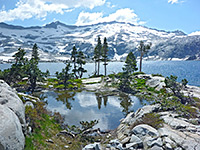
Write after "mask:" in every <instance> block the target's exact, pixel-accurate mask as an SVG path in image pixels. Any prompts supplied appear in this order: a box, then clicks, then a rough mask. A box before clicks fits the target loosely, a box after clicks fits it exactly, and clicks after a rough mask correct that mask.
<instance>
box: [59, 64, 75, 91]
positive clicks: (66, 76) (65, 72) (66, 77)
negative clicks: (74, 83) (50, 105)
mask: <svg viewBox="0 0 200 150" xmlns="http://www.w3.org/2000/svg"><path fill="white" fill-rule="evenodd" d="M65 64H66V66H65V68H64V69H62V71H61V72H60V73H59V72H56V77H57V78H58V79H59V80H60V81H63V84H64V87H65V89H66V88H67V85H68V82H67V81H68V80H69V79H71V77H72V75H71V74H70V73H69V71H70V68H71V65H70V63H69V62H68V61H66V62H65Z"/></svg>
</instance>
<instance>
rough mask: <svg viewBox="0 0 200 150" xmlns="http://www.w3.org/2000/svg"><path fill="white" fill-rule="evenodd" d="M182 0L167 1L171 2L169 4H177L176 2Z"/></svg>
mask: <svg viewBox="0 0 200 150" xmlns="http://www.w3.org/2000/svg"><path fill="white" fill-rule="evenodd" d="M182 2H184V1H180V0H168V3H171V4H177V3H182Z"/></svg>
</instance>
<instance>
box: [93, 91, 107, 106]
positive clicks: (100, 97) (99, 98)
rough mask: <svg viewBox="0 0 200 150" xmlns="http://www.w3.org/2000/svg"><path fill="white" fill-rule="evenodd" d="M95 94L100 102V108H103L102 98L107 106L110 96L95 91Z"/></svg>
mask: <svg viewBox="0 0 200 150" xmlns="http://www.w3.org/2000/svg"><path fill="white" fill-rule="evenodd" d="M95 96H96V100H97V103H98V108H99V109H101V105H102V100H103V104H104V107H106V105H107V102H108V96H105V95H103V94H100V93H95Z"/></svg>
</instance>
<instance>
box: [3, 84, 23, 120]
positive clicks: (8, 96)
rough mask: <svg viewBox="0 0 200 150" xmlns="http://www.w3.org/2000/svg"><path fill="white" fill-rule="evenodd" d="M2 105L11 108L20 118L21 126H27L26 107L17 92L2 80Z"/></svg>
mask: <svg viewBox="0 0 200 150" xmlns="http://www.w3.org/2000/svg"><path fill="white" fill-rule="evenodd" d="M0 105H4V106H7V107H8V108H10V109H11V110H12V111H13V112H14V113H15V114H16V115H17V116H18V118H19V120H20V122H21V124H25V107H24V105H23V103H22V101H21V99H20V98H19V97H18V95H17V93H16V91H15V90H13V89H12V88H11V87H10V86H9V85H8V84H7V83H6V82H5V81H3V80H0Z"/></svg>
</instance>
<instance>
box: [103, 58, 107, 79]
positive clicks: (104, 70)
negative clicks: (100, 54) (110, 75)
mask: <svg viewBox="0 0 200 150" xmlns="http://www.w3.org/2000/svg"><path fill="white" fill-rule="evenodd" d="M106 65H107V64H106V61H105V62H104V72H105V76H106V74H107V72H106Z"/></svg>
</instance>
